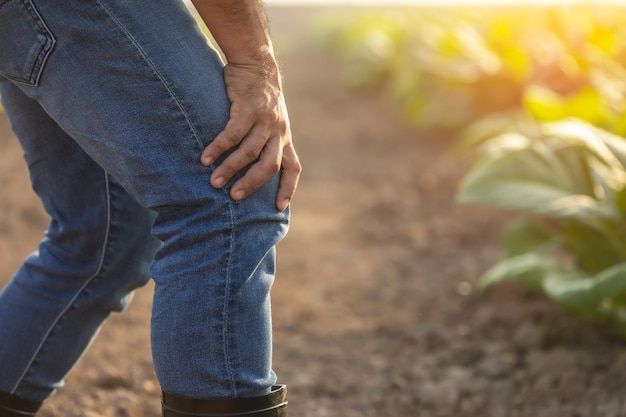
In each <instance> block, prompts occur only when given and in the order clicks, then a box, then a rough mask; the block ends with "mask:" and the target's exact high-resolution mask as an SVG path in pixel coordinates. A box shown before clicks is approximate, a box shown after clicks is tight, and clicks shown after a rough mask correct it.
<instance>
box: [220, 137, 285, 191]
mask: <svg viewBox="0 0 626 417" xmlns="http://www.w3.org/2000/svg"><path fill="white" fill-rule="evenodd" d="M281 159H282V149H281V144H280V140H279V139H278V138H272V139H270V140H269V141H268V142H267V144H266V146H265V149H263V152H262V153H261V156H260V157H259V160H258V161H257V162H255V163H254V164H253V165H252V166H251V167H250V168H249V169H248V171H246V173H245V174H244V176H243V177H241V178H240V179H239V180H237V182H235V183H234V184H233V186H232V188H231V190H230V196H231V197H232V198H233V200H242V199H244V198H246V197H247V196H249V195H250V194H252V193H253V192H254V191H255V190H257V189H258V188H260V187H261V186H262V185H263V184H265V183H266V182H267V181H269V180H270V178H272V177H273V176H274V175H275V174H276V173H277V172H278V171H279V170H280V161H281Z"/></svg>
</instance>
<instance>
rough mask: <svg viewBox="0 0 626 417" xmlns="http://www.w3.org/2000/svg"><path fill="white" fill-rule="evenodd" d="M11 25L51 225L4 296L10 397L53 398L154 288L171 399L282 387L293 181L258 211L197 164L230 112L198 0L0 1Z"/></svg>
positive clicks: (156, 335) (1, 18)
mask: <svg viewBox="0 0 626 417" xmlns="http://www.w3.org/2000/svg"><path fill="white" fill-rule="evenodd" d="M0 28H1V29H0V32H1V33H2V35H1V36H0V95H1V96H2V100H3V104H4V106H5V109H6V112H7V114H8V116H9V119H10V121H11V124H12V127H13V129H14V131H15V133H16V136H17V137H18V139H19V141H20V143H21V144H22V147H23V149H24V154H25V159H26V162H27V164H28V167H29V170H30V175H31V179H32V184H33V188H34V190H35V192H36V193H37V194H38V196H39V197H40V198H41V201H42V203H43V205H44V207H45V209H46V211H47V212H48V213H49V214H50V217H51V221H50V226H49V229H48V231H47V232H46V235H45V238H44V239H43V240H42V242H41V244H40V247H39V250H38V252H36V253H33V254H32V255H30V256H29V257H28V258H27V259H26V261H25V262H24V264H23V266H22V267H21V268H20V269H19V271H18V272H17V273H16V274H15V276H14V277H13V279H12V281H11V282H10V283H9V284H8V285H7V286H6V288H4V290H3V291H2V292H1V293H0V391H3V392H7V393H10V394H14V395H16V396H19V397H22V398H25V399H29V400H32V401H43V400H44V399H46V398H47V397H48V396H49V395H50V394H51V393H52V392H53V391H54V390H55V389H57V388H59V387H61V386H62V384H63V379H64V377H65V375H66V374H67V372H68V371H69V370H70V369H71V367H72V366H73V365H74V363H75V362H76V361H77V360H78V359H79V357H80V355H81V354H82V353H83V352H84V350H85V349H86V348H87V346H88V345H89V343H90V341H91V340H92V339H93V337H94V335H95V334H96V333H97V331H98V329H99V327H100V325H101V324H102V322H103V321H104V320H105V319H106V318H107V316H108V315H109V314H110V313H111V312H114V311H121V310H123V309H124V307H125V306H126V305H127V304H128V303H129V302H130V299H131V298H132V294H133V291H134V290H135V289H136V288H138V287H140V286H142V285H144V284H145V283H146V282H147V281H148V280H149V277H152V279H153V280H154V282H155V294H154V303H153V312H152V328H151V331H152V349H153V359H154V365H155V369H156V372H157V377H158V379H159V382H160V383H161V385H162V387H163V389H165V390H167V391H169V392H171V393H174V394H177V395H181V396H185V397H190V398H236V397H254V396H260V395H264V394H266V393H267V392H269V389H270V387H271V386H272V385H273V384H274V383H275V382H276V376H275V374H274V372H273V371H272V369H271V317H270V316H271V313H270V299H269V291H270V287H271V285H272V282H273V279H274V265H275V245H276V244H277V243H278V242H279V241H280V240H281V239H282V237H283V236H284V235H285V233H286V231H287V227H288V212H286V211H285V212H279V211H278V210H276V208H275V205H274V204H275V203H274V200H275V195H276V190H277V188H278V180H279V178H278V177H275V178H273V179H272V180H271V181H270V182H268V183H267V184H266V185H265V186H263V187H262V188H261V189H259V190H258V191H257V192H255V193H254V194H252V195H251V196H250V197H248V198H247V199H245V200H242V201H233V200H232V199H230V198H229V195H228V185H227V186H226V187H225V188H224V189H214V188H212V187H211V186H210V185H209V177H210V175H211V172H212V169H213V167H209V168H207V167H204V166H202V165H201V164H200V162H199V157H200V153H201V151H202V149H204V147H205V146H206V145H207V144H208V143H209V142H210V141H211V140H212V139H213V138H214V137H215V135H216V134H217V133H219V132H220V131H221V130H222V128H223V127H224V125H225V123H226V121H227V120H228V115H229V101H228V98H227V96H226V93H225V87H224V82H223V78H222V63H221V61H220V59H219V57H218V55H217V54H216V53H215V51H214V50H212V49H211V48H210V47H208V46H207V43H206V40H205V38H204V37H203V35H202V34H201V33H200V32H199V30H198V28H197V26H196V24H195V22H194V20H193V18H192V17H191V16H190V14H189V13H188V12H187V10H186V8H185V7H184V5H183V4H182V2H180V1H179V0H150V1H142V0H81V1H58V0H0ZM219 162H220V161H217V162H216V163H219ZM236 179H237V178H234V179H233V180H232V181H231V183H232V182H234V181H235V180H236ZM109 343H114V341H109Z"/></svg>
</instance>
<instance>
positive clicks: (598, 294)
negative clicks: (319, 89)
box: [320, 6, 626, 335]
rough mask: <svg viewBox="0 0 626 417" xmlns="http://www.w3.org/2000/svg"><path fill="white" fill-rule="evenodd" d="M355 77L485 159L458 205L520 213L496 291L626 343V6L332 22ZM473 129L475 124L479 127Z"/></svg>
mask: <svg viewBox="0 0 626 417" xmlns="http://www.w3.org/2000/svg"><path fill="white" fill-rule="evenodd" d="M323 22H324V23H323V27H322V30H321V31H320V32H321V33H322V34H323V36H322V41H323V43H324V45H325V47H326V48H328V49H329V50H331V51H332V52H333V53H335V54H337V56H339V57H341V59H342V60H343V62H344V63H345V74H344V77H345V80H346V82H347V83H349V85H351V86H353V87H359V88H378V89H382V90H384V91H386V92H388V93H389V94H391V96H392V97H393V98H394V99H395V100H396V101H397V103H398V104H399V106H400V108H402V110H403V111H404V113H405V115H406V117H407V119H408V120H409V121H410V122H411V123H414V124H415V125H416V126H418V127H420V128H422V129H423V128H428V129H433V128H434V129H444V130H446V131H448V132H461V133H460V134H459V141H458V146H457V148H458V149H461V150H463V151H464V152H466V153H468V154H470V155H471V156H472V165H471V168H470V170H469V172H468V173H467V175H466V177H465V178H464V179H463V180H462V183H461V185H460V190H459V194H458V197H459V200H460V201H462V202H466V203H477V204H484V205H490V206H494V207H501V208H506V209H513V210H517V211H518V212H519V213H520V216H519V218H517V219H516V220H515V221H514V222H513V223H512V224H511V225H510V226H509V227H508V228H507V230H506V231H505V233H504V237H503V253H504V256H503V259H502V260H501V261H500V262H499V263H497V264H496V265H494V266H493V267H492V268H491V269H490V270H489V271H487V272H486V274H485V275H484V276H483V277H482V283H483V285H484V286H489V285H492V284H494V283H497V282H500V281H503V280H516V281H520V282H523V283H525V284H527V285H529V286H531V287H533V288H535V289H538V290H539V291H541V292H543V293H544V294H545V295H546V296H547V297H549V298H551V299H553V300H555V301H556V302H558V303H560V304H561V305H563V306H564V307H566V308H567V309H568V310H570V311H572V312H574V313H576V314H578V315H580V316H582V317H584V318H588V319H592V320H600V321H608V322H610V323H612V324H613V325H615V326H616V327H617V328H618V329H619V330H620V331H622V332H623V333H624V334H625V335H626V140H625V139H624V136H625V135H626V24H625V23H626V9H622V8H619V7H608V6H602V7H596V8H589V7H567V8H502V9H487V8H477V9H472V10H461V11H459V10H452V9H447V8H441V9H415V10H414V9H402V10H397V11H389V12H381V11H376V12H372V13H362V14H358V15H352V16H350V17H347V16H345V15H338V16H336V17H335V19H334V20H333V18H332V17H331V18H330V19H329V18H328V16H326V17H325V19H324V21H323ZM467 126H469V127H467Z"/></svg>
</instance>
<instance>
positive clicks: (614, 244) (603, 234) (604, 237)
mask: <svg viewBox="0 0 626 417" xmlns="http://www.w3.org/2000/svg"><path fill="white" fill-rule="evenodd" d="M600 226H601V227H597V225H596V226H594V227H591V226H589V225H588V224H586V223H585V222H581V221H576V220H570V221H564V222H563V223H562V229H563V232H562V233H563V248H564V249H565V250H567V251H568V253H570V254H571V256H572V257H573V258H574V260H575V262H576V265H577V266H578V267H579V268H580V269H581V270H582V271H584V272H585V273H587V274H597V273H599V272H600V271H603V270H605V269H606V268H608V267H610V266H612V265H615V264H618V263H621V262H624V261H626V256H625V253H624V248H623V246H624V243H626V242H625V241H624V238H623V237H622V235H621V233H620V230H619V223H606V224H601V225H600ZM613 235H616V236H613Z"/></svg>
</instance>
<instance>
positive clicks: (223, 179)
mask: <svg viewBox="0 0 626 417" xmlns="http://www.w3.org/2000/svg"><path fill="white" fill-rule="evenodd" d="M266 138H267V134H266V133H265V129H264V128H263V127H261V126H258V125H257V126H255V127H254V128H253V129H252V130H251V131H250V132H249V133H248V135H247V136H246V137H245V139H244V140H243V141H242V142H241V143H240V145H239V148H237V149H236V150H235V151H233V153H231V154H230V155H228V157H227V158H226V159H225V160H224V161H222V162H221V163H220V164H219V166H218V167H217V168H215V171H213V174H211V185H213V186H214V187H216V188H220V187H223V186H224V184H226V183H227V182H228V180H230V179H231V178H232V176H233V175H235V174H236V173H237V172H239V171H241V170H242V169H244V168H245V167H246V166H248V165H250V164H251V163H252V162H254V161H256V160H257V159H258V158H259V156H260V155H261V152H263V148H264V147H265V146H266V145H267V143H266V142H267V139H266Z"/></svg>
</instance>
